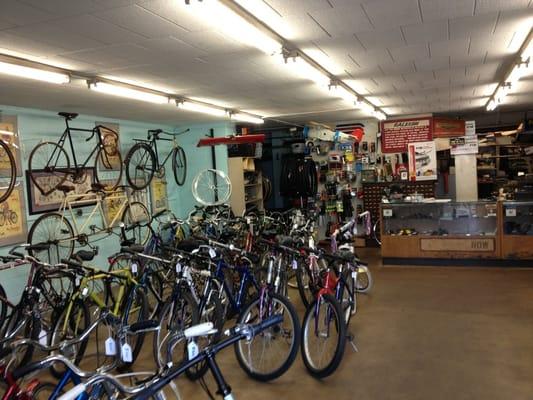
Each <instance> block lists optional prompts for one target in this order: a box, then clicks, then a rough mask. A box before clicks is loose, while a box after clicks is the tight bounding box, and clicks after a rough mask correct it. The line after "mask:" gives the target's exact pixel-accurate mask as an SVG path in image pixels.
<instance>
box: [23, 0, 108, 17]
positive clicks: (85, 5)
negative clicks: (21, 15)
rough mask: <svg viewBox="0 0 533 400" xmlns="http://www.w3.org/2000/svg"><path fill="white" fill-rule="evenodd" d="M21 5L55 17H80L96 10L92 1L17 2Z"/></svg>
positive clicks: (33, 0) (28, 0) (40, 0)
mask: <svg viewBox="0 0 533 400" xmlns="http://www.w3.org/2000/svg"><path fill="white" fill-rule="evenodd" d="M19 1H20V2H21V3H24V4H26V5H31V6H33V7H35V8H37V9H39V10H42V11H45V12H48V13H50V14H52V15H55V16H56V17H66V16H69V15H80V14H84V13H88V12H93V11H96V10H98V6H97V4H96V3H94V2H93V1H92V0H91V1H88V0H45V1H43V0H19Z"/></svg>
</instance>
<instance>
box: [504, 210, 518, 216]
mask: <svg viewBox="0 0 533 400" xmlns="http://www.w3.org/2000/svg"><path fill="white" fill-rule="evenodd" d="M505 216H506V217H516V208H506V209H505Z"/></svg>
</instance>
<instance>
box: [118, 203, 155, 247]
mask: <svg viewBox="0 0 533 400" xmlns="http://www.w3.org/2000/svg"><path fill="white" fill-rule="evenodd" d="M149 220H150V212H149V211H148V209H147V208H146V206H145V205H144V204H143V203H141V202H139V201H134V202H131V203H130V204H128V205H127V206H126V208H125V209H124V214H122V222H123V223H124V225H126V226H131V225H133V224H136V223H138V222H143V223H144V222H148V221H149ZM129 232H130V233H131V234H133V238H134V239H135V243H138V244H142V245H144V244H146V242H147V241H148V238H149V237H150V230H149V229H148V227H146V226H142V225H138V226H136V227H135V228H133V229H132V230H130V231H129Z"/></svg>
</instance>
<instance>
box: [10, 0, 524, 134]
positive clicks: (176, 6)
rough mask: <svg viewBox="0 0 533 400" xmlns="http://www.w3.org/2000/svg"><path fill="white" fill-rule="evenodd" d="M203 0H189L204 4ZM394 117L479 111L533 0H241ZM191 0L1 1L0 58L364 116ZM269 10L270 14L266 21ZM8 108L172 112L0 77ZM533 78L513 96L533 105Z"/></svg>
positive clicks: (309, 116)
mask: <svg viewBox="0 0 533 400" xmlns="http://www.w3.org/2000/svg"><path fill="white" fill-rule="evenodd" d="M194 1H196V0H191V2H194ZM238 2H239V3H240V4H241V5H243V6H244V7H247V8H250V10H253V9H254V6H256V5H258V3H261V4H259V5H262V6H264V5H265V4H266V5H268V6H269V10H270V11H271V14H269V16H268V18H267V21H266V22H267V23H269V24H270V25H271V26H272V27H274V28H275V29H277V28H278V27H279V31H281V32H280V33H282V34H284V35H285V36H286V38H287V39H288V40H290V41H291V42H292V43H294V44H295V45H296V46H298V47H300V48H301V49H303V50H304V51H306V52H307V53H308V54H309V55H310V56H311V57H313V58H315V59H316V60H317V61H318V62H319V63H321V64H322V65H323V66H325V67H326V68H327V69H328V70H329V71H330V72H332V73H334V74H336V75H338V76H339V77H341V78H342V79H344V80H345V81H346V82H347V83H349V84H350V85H351V86H352V87H353V88H354V89H355V90H357V91H358V92H360V93H361V94H365V95H367V96H368V98H369V99H370V100H371V101H373V102H374V103H375V104H376V105H379V106H381V107H383V109H384V111H385V112H387V113H388V114H391V115H399V114H414V113H426V112H437V113H449V112H458V111H461V112H464V111H465V110H476V109H479V108H480V107H483V106H484V105H485V104H486V102H487V100H488V96H490V94H492V92H493V91H494V88H495V86H496V84H497V82H499V81H500V80H501V79H502V78H503V75H504V73H505V68H507V67H508V66H509V64H510V63H511V62H512V60H513V58H514V55H515V54H516V53H515V52H516V51H517V49H518V46H519V45H520V44H521V41H523V40H524V39H525V35H526V34H527V33H528V29H530V28H531V26H532V25H533V22H532V21H533V0H366V1H363V0H290V1H289V0H238ZM184 3H185V1H184V0H137V1H135V0H0V5H1V8H0V53H9V54H14V55H19V56H21V57H26V58H31V59H34V60H38V61H41V62H44V63H49V64H53V65H57V66H62V67H65V68H69V69H73V70H76V71H79V72H82V73H84V74H94V75H102V76H109V77H115V78H120V79H128V80H133V81H136V82H142V83H144V84H148V85H151V86H153V87H156V88H162V89H164V90H167V91H169V92H173V93H176V94H179V95H184V96H188V97H192V98H197V99H201V100H206V101H209V102H213V103H215V104H219V105H222V106H225V107H233V108H237V109H240V110H245V111H249V112H253V113H257V114H259V115H266V116H278V117H279V119H286V120H288V121H289V120H290V121H294V122H305V121H309V120H313V121H318V122H321V121H328V122H331V121H334V120H343V121H346V120H353V119H356V118H360V117H363V116H364V114H362V113H361V112H358V111H354V110H346V103H343V102H342V101H338V100H335V99H332V98H331V97H328V96H327V95H325V94H324V93H323V92H321V89H318V88H317V87H316V86H315V85H314V84H313V83H311V82H309V81H305V80H302V79H297V78H295V77H294V76H293V75H291V74H290V73H289V71H287V69H286V68H285V67H284V66H283V65H282V64H280V63H279V61H278V60H277V59H276V58H274V57H270V56H267V55H264V54H263V53H262V52H260V51H259V50H257V49H255V48H250V47H246V46H245V45H243V44H241V43H238V42H236V41H234V40H232V39H230V38H228V37H226V36H224V34H222V33H221V32H220V31H218V30H217V28H216V24H213V23H212V22H210V21H206V20H205V19H203V18H202V15H201V14H200V13H198V12H195V13H193V12H191V11H190V10H191V9H190V7H187V6H185V4H184ZM260 17H261V16H260ZM0 85H1V86H0V104H7V105H18V106H29V107H38V108H46V109H53V110H70V111H77V112H83V113H90V114H96V115H103V116H108V117H116V118H129V119H137V120H141V119H142V120H146V121H153V122H165V123H177V124H180V123H189V122H197V121H205V120H209V118H208V117H206V116H205V115H202V114H194V113H186V112H183V111H178V110H176V109H175V108H173V107H167V106H164V107H162V106H155V105H146V104H145V103H139V102H135V101H127V100H123V99H119V98H110V97H109V96H106V95H103V94H97V93H90V92H89V91H88V90H87V89H86V88H85V87H84V86H83V85H82V84H79V83H78V84H73V85H70V87H68V88H66V87H61V86H60V87H57V86H51V85H46V84H35V83H34V82H27V81H23V80H20V79H15V78H6V77H0ZM532 89H533V79H531V78H530V80H529V81H525V82H523V84H522V87H521V91H520V93H518V94H514V95H510V96H509V97H508V100H507V101H508V103H509V104H510V105H511V106H512V107H513V108H516V109H527V108H531V106H532V105H533V95H532Z"/></svg>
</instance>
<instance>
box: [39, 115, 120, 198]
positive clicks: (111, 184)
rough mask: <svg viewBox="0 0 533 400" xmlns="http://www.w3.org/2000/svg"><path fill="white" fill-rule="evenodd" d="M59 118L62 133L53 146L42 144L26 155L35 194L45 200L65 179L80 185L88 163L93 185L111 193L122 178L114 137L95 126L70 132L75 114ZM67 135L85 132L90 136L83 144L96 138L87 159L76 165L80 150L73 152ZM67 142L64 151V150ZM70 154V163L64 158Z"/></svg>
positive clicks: (70, 140) (104, 128) (84, 178)
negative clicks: (63, 123) (91, 172)
mask: <svg viewBox="0 0 533 400" xmlns="http://www.w3.org/2000/svg"><path fill="white" fill-rule="evenodd" d="M58 115H59V116H61V117H63V118H65V125H66V129H65V131H64V132H63V134H62V135H61V137H60V138H59V140H58V141H57V142H42V143H39V144H38V145H37V146H35V147H34V148H33V150H32V151H31V153H30V159H29V171H30V178H31V180H32V182H33V183H34V184H35V186H36V187H37V189H39V191H40V192H41V193H42V194H43V195H45V196H47V195H49V194H50V193H52V192H53V191H54V190H56V189H57V188H59V187H60V186H64V185H63V183H64V182H65V181H66V180H67V179H69V181H71V182H72V183H84V182H86V179H87V174H88V173H89V171H90V170H91V168H88V167H87V166H88V165H89V161H90V160H92V159H93V156H95V155H96V156H95V158H94V160H95V162H94V179H93V180H94V183H96V184H98V185H99V186H100V187H102V188H103V189H104V190H113V189H114V188H116V187H117V186H118V185H119V183H120V178H121V177H122V157H121V155H120V151H119V149H118V134H117V133H116V132H114V131H113V130H111V129H109V128H107V127H105V126H102V125H97V126H95V127H94V128H92V129H82V128H72V127H70V126H69V121H72V120H73V119H74V118H76V117H77V116H78V114H76V113H66V112H60V113H58ZM71 132H87V133H91V135H90V136H89V137H88V138H87V139H86V140H85V141H86V142H88V141H90V140H91V139H92V138H93V137H94V136H95V135H96V139H97V142H96V145H95V146H94V147H93V148H92V150H91V151H90V153H89V155H88V157H87V159H86V160H85V161H84V162H83V163H79V162H78V160H77V158H76V154H80V152H81V149H80V148H77V149H76V150H74V143H73V141H72V136H71ZM67 142H68V147H67ZM66 147H67V149H68V150H70V153H71V157H72V161H73V163H72V164H71V161H70V160H71V159H70V157H69V155H68V152H67V150H65V148H66Z"/></svg>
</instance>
